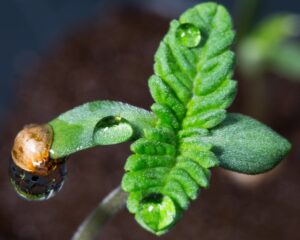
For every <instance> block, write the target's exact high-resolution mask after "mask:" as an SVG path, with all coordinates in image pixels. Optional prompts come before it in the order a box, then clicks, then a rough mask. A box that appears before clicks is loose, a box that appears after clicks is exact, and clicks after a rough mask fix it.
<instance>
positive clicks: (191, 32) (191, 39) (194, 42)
mask: <svg viewBox="0 0 300 240" xmlns="http://www.w3.org/2000/svg"><path fill="white" fill-rule="evenodd" d="M176 38H177V39H178V40H179V42H180V43H181V44H182V45H183V46H185V47H188V48H193V47H197V46H198V45H199V43H200V41H201V32H200V30H199V28H197V27H196V26H195V25H194V24H192V23H184V24H180V25H179V26H178V28H177V30H176Z"/></svg>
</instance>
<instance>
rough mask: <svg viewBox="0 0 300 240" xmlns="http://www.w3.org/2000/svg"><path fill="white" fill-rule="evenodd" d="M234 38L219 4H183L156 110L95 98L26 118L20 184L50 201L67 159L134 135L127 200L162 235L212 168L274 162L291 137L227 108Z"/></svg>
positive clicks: (156, 81) (253, 169) (17, 159)
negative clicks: (29, 121) (41, 120)
mask: <svg viewBox="0 0 300 240" xmlns="http://www.w3.org/2000/svg"><path fill="white" fill-rule="evenodd" d="M234 36H235V33H234V31H233V30H232V22H231V17H230V15H229V14H228V12H227V11H226V10H225V8H224V7H223V6H220V5H217V4H215V3H203V4H199V5H197V6H195V7H194V8H192V9H189V10H187V11H186V12H185V13H184V14H183V15H182V16H181V17H180V18H179V20H174V21H172V22H171V24H170V29H169V31H168V33H167V34H166V36H165V37H164V39H163V40H162V41H161V43H160V46H159V48H158V51H157V53H156V54H155V64H154V75H153V76H151V77H150V79H149V88H150V91H151V95H152V97H153V99H154V101H155V103H154V104H153V105H152V106H151V110H152V111H146V110H143V109H140V108H137V107H134V106H130V105H128V104H125V103H121V102H114V101H96V102H91V103H86V104H84V105H82V106H79V107H76V108H74V109H72V110H70V111H68V112H66V113H63V114H62V115H60V116H58V117H57V118H55V119H54V120H52V121H50V122H49V123H48V124H45V125H28V126H26V127H25V128H24V129H23V130H22V131H21V132H20V133H19V134H18V135H17V137H16V139H15V143H14V147H13V150H12V158H13V160H14V161H13V163H12V167H11V171H10V174H11V181H12V183H13V185H14V186H15V189H16V190H17V192H18V193H19V194H20V195H21V196H23V197H25V198H27V199H34V200H37V199H38V200H41V199H48V198H50V197H52V196H53V195H54V193H55V192H57V191H58V190H59V189H60V188H61V186H62V183H63V178H64V176H65V174H66V169H65V162H66V160H65V158H66V157H68V156H69V155H71V154H73V153H75V152H78V151H81V150H84V149H87V148H91V147H95V146H99V145H109V144H117V143H121V142H125V141H134V142H133V143H132V145H131V150H132V152H133V154H132V155H131V156H130V157H129V158H128V159H127V161H126V164H125V174H124V177H123V180H122V189H123V190H124V191H125V192H127V193H128V199H127V207H128V210H129V211H130V212H131V213H132V214H134V215H135V218H136V220H137V222H138V223H139V224H140V225H141V226H142V227H143V228H145V229H146V230H148V231H150V232H152V233H154V234H156V235H161V234H163V233H166V232H167V231H168V230H170V229H171V227H172V226H174V224H175V223H176V222H177V221H178V220H179V219H180V218H181V217H182V215H183V213H184V211H186V210H187V208H188V206H189V204H190V201H191V200H195V199H196V198H197V196H198V194H199V191H200V189H201V188H208V186H209V179H210V168H212V167H218V166H219V167H223V168H226V169H230V170H232V171H236V172H241V173H246V174H257V173H262V172H265V171H268V170H270V169H272V168H273V167H274V166H275V165H276V164H278V163H279V161H280V160H282V159H283V158H284V156H285V155H286V154H287V152H288V151H289V150H290V144H289V142H288V141H287V140H285V139H284V138H282V137H281V136H279V135H278V134H277V133H275V132H274V131H272V130H271V129H270V128H268V127H266V126H264V125H263V124H261V123H259V122H258V121H256V120H254V119H252V118H250V117H247V116H244V115H241V114H232V113H227V112H226V110H225V109H226V108H228V107H229V106H230V104H231V103H232V101H233V99H234V97H235V95H236V86H237V83H236V81H234V80H232V79H231V78H232V75H233V68H234V61H235V55H234V53H233V52H232V51H231V50H230V47H231V45H232V42H233V40H234ZM122 196H123V197H124V196H127V195H125V194H123V195H122ZM118 197H120V194H119V195H118ZM108 199H110V198H108ZM120 202H121V201H120ZM105 206H106V207H107V208H109V209H110V210H111V212H115V210H114V209H115V208H114V209H111V207H112V206H111V205H110V201H106V202H104V203H103V204H101V205H100V206H99V207H100V208H101V207H102V208H103V207H105ZM92 218H93V217H92ZM88 221H89V220H88ZM100 222H101V221H100ZM83 226H85V227H87V226H88V223H85V224H84V225H83ZM85 227H83V229H82V228H81V230H80V231H79V233H78V234H77V235H76V236H75V238H76V239H88V238H87V237H85V238H84V237H82V233H83V232H85V230H84V228H85ZM89 227H90V226H89ZM94 228H95V226H94ZM90 236H91V234H90Z"/></svg>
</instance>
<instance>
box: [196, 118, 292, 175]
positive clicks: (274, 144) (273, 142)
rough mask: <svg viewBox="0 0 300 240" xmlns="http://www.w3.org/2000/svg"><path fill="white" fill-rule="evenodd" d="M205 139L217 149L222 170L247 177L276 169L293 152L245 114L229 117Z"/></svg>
mask: <svg viewBox="0 0 300 240" xmlns="http://www.w3.org/2000/svg"><path fill="white" fill-rule="evenodd" d="M201 139H202V140H203V141H205V142H208V143H211V144H213V145H214V148H213V151H214V153H215V154H216V155H217V156H218V158H219V161H220V166H221V167H223V168H226V169H229V170H233V171H236V172H241V173H246V174H257V173H262V172H266V171H268V170H270V169H272V168H273V167H274V166H276V165H277V164H278V163H279V162H280V161H281V160H282V159H283V158H284V157H285V155H286V154H287V153H288V151H289V150H290V148H291V145H290V143H289V142H288V141H287V140H286V139H284V138H283V137H281V136H280V135H278V134H277V133H276V132H274V131H273V130H272V129H270V128H269V127H267V126H265V125H264V124H262V123H260V122H258V121H256V120H254V119H252V118H250V117H247V116H244V115H242V114H232V113H230V114H228V115H227V118H226V119H225V120H224V121H223V122H222V123H221V124H220V125H218V126H217V127H216V128H214V129H213V130H212V131H211V135H209V136H205V137H201Z"/></svg>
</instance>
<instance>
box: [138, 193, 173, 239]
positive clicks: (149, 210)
mask: <svg viewBox="0 0 300 240" xmlns="http://www.w3.org/2000/svg"><path fill="white" fill-rule="evenodd" d="M140 207H141V209H140V211H138V214H137V215H136V219H137V221H138V222H139V223H140V224H142V225H143V226H144V227H145V228H147V229H148V230H150V231H151V232H154V233H155V234H157V235H161V234H163V233H164V232H165V231H166V230H167V229H169V228H170V226H172V225H173V224H174V223H175V221H176V206H175V204H174V202H173V201H172V199H171V198H169V197H168V196H164V195H162V194H150V195H149V196H147V197H146V198H144V199H143V200H142V202H141V206H140Z"/></svg>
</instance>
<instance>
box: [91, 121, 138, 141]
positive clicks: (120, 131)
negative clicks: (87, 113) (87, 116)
mask: <svg viewBox="0 0 300 240" xmlns="http://www.w3.org/2000/svg"><path fill="white" fill-rule="evenodd" d="M132 135H133V129H132V127H131V125H130V124H129V123H128V122H127V121H126V119H124V118H121V117H115V116H108V117H105V118H103V119H101V120H100V121H99V122H98V123H97V125H96V127H95V130H94V142H95V143H97V144H100V145H110V144H117V143H121V142H125V141H127V140H129V139H130V138H131V137H132Z"/></svg>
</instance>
